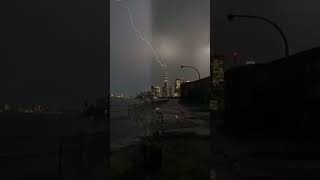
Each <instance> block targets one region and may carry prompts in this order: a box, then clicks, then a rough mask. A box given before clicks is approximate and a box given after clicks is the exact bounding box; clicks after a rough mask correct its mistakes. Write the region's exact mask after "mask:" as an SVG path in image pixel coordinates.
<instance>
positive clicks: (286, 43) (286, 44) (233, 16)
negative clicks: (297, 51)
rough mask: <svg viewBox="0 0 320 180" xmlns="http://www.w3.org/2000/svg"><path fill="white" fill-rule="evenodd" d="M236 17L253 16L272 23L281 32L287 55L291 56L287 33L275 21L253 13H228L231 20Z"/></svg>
mask: <svg viewBox="0 0 320 180" xmlns="http://www.w3.org/2000/svg"><path fill="white" fill-rule="evenodd" d="M236 17H240V18H253V19H259V20H262V21H265V22H267V23H269V24H271V25H272V26H273V27H275V28H276V29H277V30H278V31H279V33H280V34H281V37H282V39H283V42H284V45H285V56H286V57H288V56H289V45H288V40H287V37H286V35H285V34H284V32H283V31H282V29H281V28H280V27H279V26H278V25H277V24H276V23H275V22H273V21H271V20H269V19H267V18H264V17H260V16H251V15H242V14H228V19H229V20H230V21H232V20H234V19H235V18H236Z"/></svg>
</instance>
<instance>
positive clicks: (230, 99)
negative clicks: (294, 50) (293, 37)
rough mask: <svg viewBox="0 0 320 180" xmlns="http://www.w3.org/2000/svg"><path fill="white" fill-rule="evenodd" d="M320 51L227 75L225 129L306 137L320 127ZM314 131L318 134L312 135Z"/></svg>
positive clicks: (233, 71) (297, 55)
mask: <svg viewBox="0 0 320 180" xmlns="http://www.w3.org/2000/svg"><path fill="white" fill-rule="evenodd" d="M319 53H320V48H314V49H311V50H307V51H304V52H301V53H298V54H295V55H293V56H290V57H289V58H284V59H280V60H276V61H272V62H269V63H265V64H251V65H247V66H242V67H237V68H233V69H230V70H228V71H227V72H226V73H225V110H226V111H225V114H226V119H225V127H230V128H231V129H232V131H233V132H235V131H236V130H239V131H241V133H242V134H244V133H246V132H247V133H249V134H252V133H254V132H256V133H264V134H265V133H268V132H270V134H274V135H288V136H290V137H302V136H304V135H307V136H309V137H311V135H312V134H313V135H314V133H315V132H317V131H318V130H317V129H318V127H319V122H318V120H317V119H319V113H318V112H317V109H318V107H319V97H320V91H319V90H320V78H319V77H320V76H319V74H320V62H319V59H320V54H319ZM312 130H314V131H312Z"/></svg>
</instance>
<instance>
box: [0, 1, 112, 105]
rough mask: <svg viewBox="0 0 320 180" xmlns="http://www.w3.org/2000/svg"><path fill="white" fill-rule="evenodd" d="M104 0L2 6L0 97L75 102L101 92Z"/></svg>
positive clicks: (104, 65)
mask: <svg viewBox="0 0 320 180" xmlns="http://www.w3.org/2000/svg"><path fill="white" fill-rule="evenodd" d="M105 8H106V5H105V2H104V1H94V2H88V1H83V0H81V1H79V0H77V1H75V0H74V1H6V2H5V4H3V3H2V5H1V28H0V29H1V35H0V36H1V49H2V53H1V62H0V63H1V65H0V72H1V75H0V82H1V102H0V103H39V104H49V105H53V106H56V105H59V106H60V105H63V104H79V103H81V101H82V97H83V96H86V97H88V98H91V99H93V98H95V97H99V96H103V95H104V94H105V92H106V82H107V77H106V72H107V71H106V68H107V63H106V62H107V61H106V55H105V51H106V49H105V48H106V45H105V42H106V25H105V15H106V14H105Z"/></svg>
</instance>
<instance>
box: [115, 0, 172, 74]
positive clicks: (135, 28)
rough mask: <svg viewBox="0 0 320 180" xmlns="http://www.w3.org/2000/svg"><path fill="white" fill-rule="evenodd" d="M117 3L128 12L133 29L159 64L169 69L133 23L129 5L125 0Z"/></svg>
mask: <svg viewBox="0 0 320 180" xmlns="http://www.w3.org/2000/svg"><path fill="white" fill-rule="evenodd" d="M115 2H117V3H119V5H120V6H122V7H123V8H125V9H127V12H128V14H129V18H130V22H131V27H132V29H133V30H134V31H135V32H136V33H137V34H138V35H139V38H140V40H141V41H143V42H144V43H146V44H147V45H148V47H149V48H150V49H151V51H152V53H153V55H154V57H155V59H156V61H157V63H158V64H159V65H160V66H161V68H162V69H163V70H165V69H166V68H167V65H165V64H164V63H162V62H161V61H160V58H159V56H158V54H157V52H156V51H155V49H154V48H153V46H152V44H151V43H150V42H149V41H148V40H146V39H145V38H144V36H143V34H142V33H141V31H140V30H139V29H138V28H137V27H136V26H135V24H134V21H133V14H132V12H131V9H130V8H129V5H128V3H127V2H126V1H123V0H115Z"/></svg>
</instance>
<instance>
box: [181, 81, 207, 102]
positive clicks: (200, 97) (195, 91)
mask: <svg viewBox="0 0 320 180" xmlns="http://www.w3.org/2000/svg"><path fill="white" fill-rule="evenodd" d="M209 97H210V78H209V77H207V78H203V79H200V80H198V81H193V82H187V83H182V84H181V97H180V100H181V102H183V103H192V104H208V103H209Z"/></svg>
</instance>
